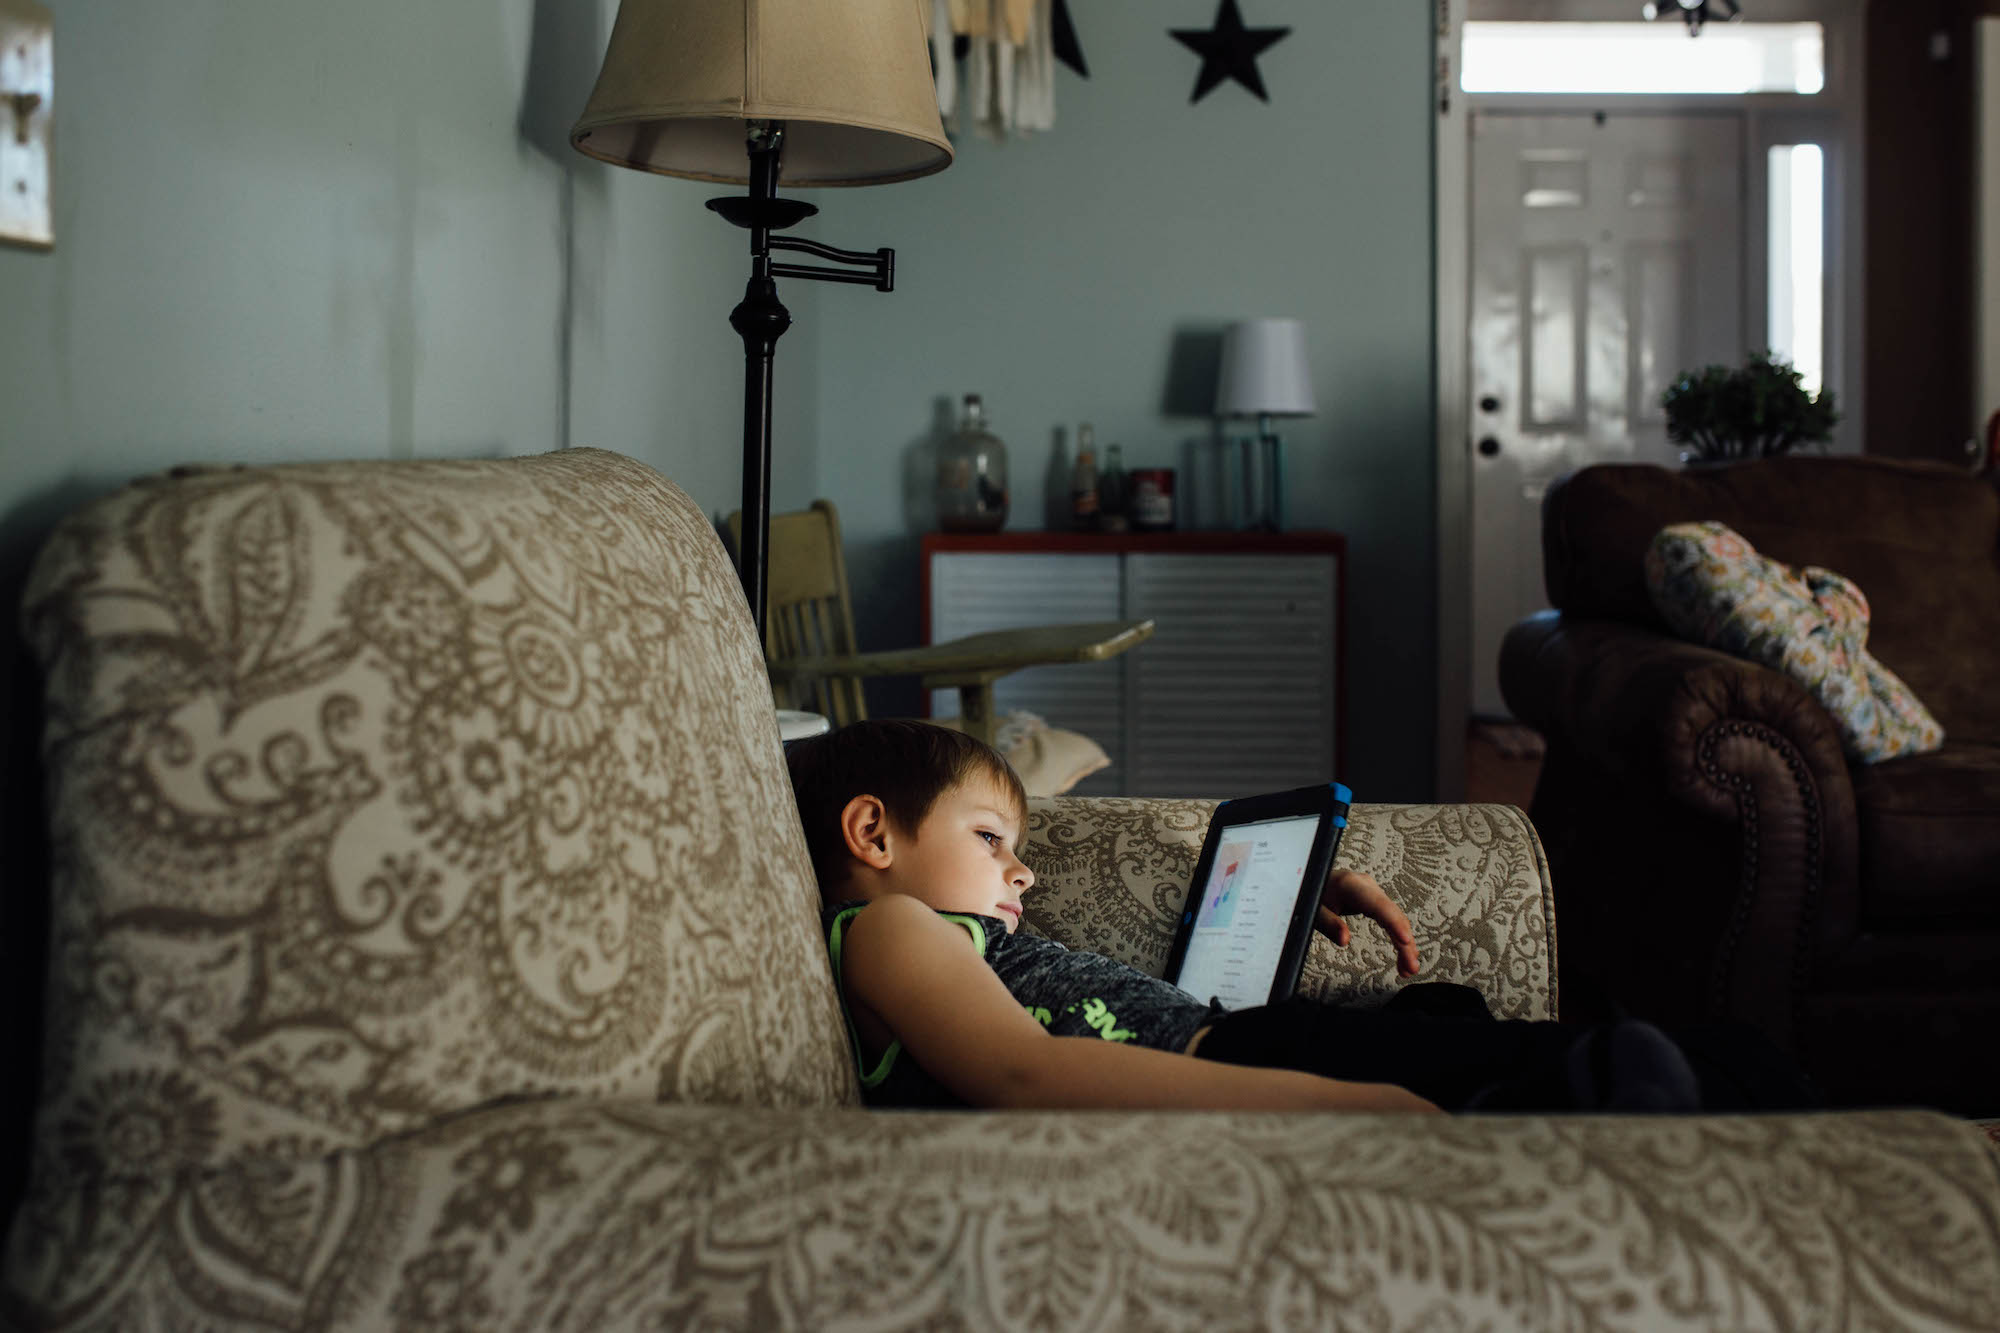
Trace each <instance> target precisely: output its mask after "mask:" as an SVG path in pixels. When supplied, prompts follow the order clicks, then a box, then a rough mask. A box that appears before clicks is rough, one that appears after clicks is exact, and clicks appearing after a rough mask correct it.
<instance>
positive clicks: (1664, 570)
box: [1646, 523, 1944, 764]
mask: <svg viewBox="0 0 2000 1333" xmlns="http://www.w3.org/2000/svg"><path fill="white" fill-rule="evenodd" d="M1646 589H1647V591H1648V592H1649V593H1651V594H1652V598H1653V605H1654V606H1656V607H1658V608H1659V611H1660V614H1661V615H1662V616H1665V617H1666V620H1667V623H1668V624H1669V625H1671V626H1672V627H1673V630H1674V632H1675V633H1676V634H1678V635H1680V636H1681V637H1682V638H1684V639H1688V640H1691V641H1693V642H1695V643H1700V644H1706V645H1707V646H1708V647H1710V648H1715V649H1719V650H1720V651H1722V652H1725V653H1729V654H1731V655H1733V656H1736V657H1741V658H1745V659H1748V660H1749V661H1752V662H1757V663H1760V664H1761V665H1763V666H1767V667H1770V668H1771V669H1772V670H1774V671H1782V672H1784V673H1785V674H1786V675H1788V676H1790V677H1791V678H1792V679H1793V680H1796V681H1797V682H1798V683H1799V684H1801V685H1803V686H1805V687H1806V689H1807V690H1809V691H1811V693H1812V695H1813V697H1814V698H1816V699H1818V700H1819V701H1820V703H1821V704H1822V705H1823V706H1824V707H1825V708H1826V711H1827V712H1828V713H1830V714H1832V716H1833V721H1834V725H1835V726H1836V727H1838V728H1839V730H1840V741H1841V747H1842V748H1843V749H1844V750H1845V751H1846V752H1847V757H1848V758H1849V759H1850V760H1852V761H1854V762H1855V763H1861V764H1872V763H1876V762H1878V761H1880V760H1883V759H1894V758H1896V757H1897V756H1899V755H1906V754H1922V753H1924V752H1925V751H1927V750H1935V749H1937V748H1938V746H1940V745H1942V744H1944V728H1943V727H1941V726H1939V725H1938V722H1937V719H1936V718H1934V717H1932V716H1931V714H1930V710H1929V709H1927V708H1925V707H1924V705H1923V702H1922V701H1921V700H1919V699H1918V698H1917V696H1916V695H1915V694H1913V693H1911V692H1910V687H1909V686H1907V685H1905V684H1904V683H1903V682H1902V681H1901V680H1899V679H1897V678H1896V675H1895V673H1894V672H1892V671H1890V670H1889V669H1888V668H1887V667H1885V666H1883V665H1882V664H1881V663H1880V662H1878V661H1876V660H1875V659H1874V658H1873V657H1871V656H1869V654H1868V648H1867V644H1868V599H1867V598H1866V597H1864V596H1863V595H1862V593H1861V589H1859V588H1857V587H1855V586H1854V584H1853V583H1851V582H1850V581H1848V580H1847V579H1844V578H1842V577H1841V576H1840V575H1838V574H1835V573H1833V572H1832V571H1831V570H1825V569H1820V568H1818V567H1817V566H1813V565H1808V566H1806V567H1805V568H1804V569H1794V568H1793V567H1792V566H1790V565H1786V564H1781V563H1779V562H1778V561H1776V560H1773V559H1771V558H1770V557H1768V556H1763V555H1759V554H1758V553H1757V549H1756V548H1755V547H1753V546H1752V545H1751V544H1750V543H1749V542H1747V541H1745V540H1744V539H1743V538H1742V537H1741V536H1740V535H1739V534H1737V533H1736V532H1735V531H1733V530H1732V529H1730V528H1727V527H1725V526H1723V525H1722V524H1720V523H1675V524H1673V525H1671V526H1669V527H1665V528H1662V529H1660V531H1659V532H1658V533H1656V534H1655V535H1654V537H1653V544H1652V546H1651V547H1650V548H1649V549H1648V550H1647V552H1646Z"/></svg>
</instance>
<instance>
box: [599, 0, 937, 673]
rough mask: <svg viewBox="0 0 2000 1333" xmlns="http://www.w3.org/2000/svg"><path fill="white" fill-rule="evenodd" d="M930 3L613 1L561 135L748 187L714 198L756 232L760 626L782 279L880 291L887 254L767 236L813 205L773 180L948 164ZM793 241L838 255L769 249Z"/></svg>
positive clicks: (750, 500) (662, 167)
mask: <svg viewBox="0 0 2000 1333" xmlns="http://www.w3.org/2000/svg"><path fill="white" fill-rule="evenodd" d="M930 10H931V6H930V0H622V3H621V4H620V5H619V8H618V21H617V23H615V24H614V25H613V27H612V30H611V43H610V45H609V47H608V48H607V49H606V50H605V53H604V66H603V68H602V69H601V70H600V71H599V73H598V76H597V87H596V88H595V89H594V90H593V91H592V92H591V95H590V102H589V104H588V105H587V106H585V107H584V111H583V115H582V117H581V118H580V119H579V120H578V121H577V122H576V126H575V128H574V129H572V130H571V131H570V142H571V143H572V144H574V145H575V146H576V148H577V150H578V151H579V152H582V153H585V154H588V155H589V156H591V157H594V158H597V159H599V160H601V161H604V162H609V163H612V164H613V165H615V166H621V167H633V168H636V169H638V170H641V171H653V172H658V173H660V174H662V175H667V176H685V177H689V178H691V179H694V180H705V181H718V182H722V183H724V184H730V185H744V186H748V187H749V192H748V193H747V194H744V195H730V196H726V197H724V198H720V199H711V200H709V201H708V206H709V207H710V208H712V209H714V210H715V211H716V212H718V213H720V214H721V215H722V216H723V217H724V218H726V219H728V220H729V221H730V222H733V223H735V224H736V225H737V226H739V227H743V228H745V229H747V230H748V231H749V233H750V280H749V282H748V284H747V285H746V287H745V288H744V293H743V300H742V302H741V303H740V304H738V305H737V307H736V309H735V310H734V311H732V312H731V313H730V316H729V323H730V325H731V327H733V328H734V329H735V330H736V332H737V334H738V335H739V336H741V338H742V339H743V360H744V375H743V538H742V541H741V542H740V543H739V547H740V549H739V550H738V553H737V572H738V574H739V575H740V576H741V577H742V580H743V594H744V596H745V597H746V598H747V599H748V601H749V603H750V615H751V619H752V620H753V621H754V622H755V623H756V626H757V635H758V638H759V640H760V641H761V640H762V638H763V635H764V589H765V578H766V555H765V548H766V544H767V542H768V539H769V534H770V518H771V362H772V358H773V356H774V354H775V352H776V350H777V343H778V338H779V337H780V336H781V335H782V334H783V333H784V331H785V330H786V329H787V328H788V327H790V325H791V322H792V317H791V314H790V312H789V311H787V310H786V309H785V306H784V303H783V302H781V301H780V300H779V299H778V287H777V281H776V280H777V279H778V278H813V279H817V280H822V281H829V282H854V283H864V284H867V285H869V286H872V287H874V288H875V289H876V290H877V291H884V292H886V291H889V290H890V289H891V288H892V287H893V285H894V281H895V252H894V251H893V250H888V249H881V250H873V251H858V250H839V249H835V248H834V247H832V246H830V245H820V244H818V243H816V242H813V241H806V240H798V239H795V238H785V237H774V236H772V234H771V233H772V232H774V231H779V230H782V229H784V228H786V227H789V226H792V225H793V224H794V223H797V222H800V221H803V220H804V219H806V218H808V217H811V216H812V215H813V214H814V213H817V212H818V211H819V210H818V209H816V208H814V207H813V206H812V205H811V204H804V203H800V202H798V201H797V200H793V199H780V198H778V195H777V190H778V187H779V186H780V185H790V186H794V187H810V186H817V185H884V184H888V183H889V182H892V181H901V180H910V179H912V178H913V177H917V176H926V175H929V174H930V173H931V172H933V171H942V170H943V169H944V168H945V167H947V166H949V165H951V144H950V142H949V141H948V140H947V139H946V138H945V135H944V126H943V124H942V123H941V122H940V121H939V119H938V108H937V89H936V85H935V84H934V83H933V82H932V78H931V65H930V43H929V38H928V36H927V33H926V23H927V18H928V15H929V13H930ZM774 250H793V251H798V252H801V253H804V254H809V255H812V256H815V257H816V258H819V259H824V260H827V261H830V263H831V264H833V265H838V266H839V267H825V266H821V265H811V264H788V263H779V262H775V261H774V260H773V259H772V258H771V252H772V251H774Z"/></svg>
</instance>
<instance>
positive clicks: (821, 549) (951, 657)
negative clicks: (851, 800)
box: [729, 500, 1153, 745]
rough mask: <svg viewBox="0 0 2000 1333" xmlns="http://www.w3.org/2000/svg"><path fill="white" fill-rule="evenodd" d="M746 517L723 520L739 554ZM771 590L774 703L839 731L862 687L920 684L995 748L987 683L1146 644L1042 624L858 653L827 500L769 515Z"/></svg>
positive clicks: (863, 709)
mask: <svg viewBox="0 0 2000 1333" xmlns="http://www.w3.org/2000/svg"><path fill="white" fill-rule="evenodd" d="M742 531H743V515H742V512H741V511H740V510H739V511H738V512H736V513H733V514H731V515H730V516H729V536H730V540H731V541H732V542H734V543H736V544H737V545H738V546H739V548H740V545H741V541H742ZM766 550H767V552H768V559H769V563H770V574H769V583H768V585H767V591H766V593H765V600H764V605H765V621H766V623H765V630H764V657H765V661H766V663H767V665H768V666H769V668H770V672H771V684H772V688H773V690H774V692H775V693H776V695H777V698H778V702H779V704H780V705H781V706H783V707H786V708H802V709H806V710H807V711H809V712H814V713H822V714H824V715H825V716H826V717H827V719H828V720H829V721H831V722H832V723H833V724H834V725H835V726H843V725H845V724H847V723H849V722H857V721H860V720H861V719H863V718H865V717H867V716H868V706H867V703H866V701H865V700H864V699H863V697H862V688H861V686H862V682H863V681H864V680H867V679H868V678H870V677H872V676H916V677H918V678H919V679H920V680H921V681H922V683H923V687H924V688H925V689H927V690H937V689H953V688H955V689H957V690H958V697H959V712H960V717H959V722H958V725H959V726H960V727H961V728H962V729H963V730H965V731H966V732H967V733H969V734H971V735H973V736H976V737H978V738H979V739H980V740H983V741H985V742H986V743H987V744H989V745H990V744H992V743H993V732H994V726H995V722H996V719H995V717H994V714H993V682H994V681H996V680H999V679H1000V678H1001V677H1002V676H1006V675H1011V674H1012V673H1014V672H1016V671H1020V670H1022V669H1024V668H1026V667H1032V666H1060V665H1064V664H1068V663H1076V662H1102V661H1107V660H1109V659H1111V658H1113V657H1116V656H1118V655H1119V654H1120V653H1122V652H1124V651H1126V650H1127V649H1129V648H1132V647H1134V646H1136V645H1138V644H1141V643H1143V642H1145V641H1146V640H1147V639H1148V638H1150V637H1151V636H1152V633H1153V622H1152V621H1150V620H1120V621H1101V622H1094V623H1090V624H1082V625H1047V626H1039V627H1036V628H1033V629H1018V630H995V631H993V632H991V633H987V634H970V635H967V636H966V637H965V638H962V639H954V640H952V641H951V642H949V643H937V644H931V645H929V646H927V647H922V648H903V649H898V650H895V651H891V652H879V653H864V652H861V651H860V649H859V647H858V645H857V644H856V643H855V641H854V614H853V611H852V609H851V607H852V604H851V602H850V600H849V598H848V591H847V563H846V561H845V560H844V559H842V557H841V550H840V515H839V513H838V512H837V511H836V510H835V509H834V507H833V502H832V501H830V500H815V501H814V502H813V505H812V508H810V509H807V510H804V511H801V512H798V513H791V514H773V515H772V516H771V537H770V542H769V544H768V546H767V547H766Z"/></svg>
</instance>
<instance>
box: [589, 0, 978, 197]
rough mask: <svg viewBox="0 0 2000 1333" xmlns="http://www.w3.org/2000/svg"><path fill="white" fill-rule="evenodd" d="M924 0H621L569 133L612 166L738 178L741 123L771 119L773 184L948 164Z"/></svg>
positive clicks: (895, 176)
mask: <svg viewBox="0 0 2000 1333" xmlns="http://www.w3.org/2000/svg"><path fill="white" fill-rule="evenodd" d="M928 5H929V0H622V3H620V5H619V7H618V21H617V23H616V24H614V25H613V27H612V30H611V43H610V45H609V47H608V48H607V49H606V50H605V53H604V67H603V69H602V70H600V71H599V73H598V76H597V87H596V88H595V89H594V90H593V91H592V92H591V94H590V102H589V104H588V105H587V106H585V107H584V111H583V116H582V117H581V118H580V119H579V120H578V121H577V122H576V126H575V128H573V129H572V130H571V131H570V142H571V143H572V144H574V145H575V146H576V148H577V150H578V151H579V152H582V153H587V154H589V155H590V156H591V157H595V158H598V159H600V160H602V161H605V162H610V163H613V164H614V165H617V166H621V167H636V168H638V169H640V170H642V171H656V172H660V173H661V174H663V175H668V176H688V177H692V178H694V179H696V180H706V181H720V182H724V183H728V184H735V185H742V184H746V183H747V182H748V180H749V166H750V161H749V154H748V152H747V151H746V149H745V147H744V122H745V121H749V120H782V121H784V122H785V141H784V151H783V155H782V157H781V158H780V161H779V169H778V183H779V184H780V185H790V186H794V187H799V186H814V185H877V184H882V183H885V182H888V181H899V180H909V179H910V178H912V177H915V176H925V175H929V174H930V173H931V172H933V171H941V170H943V169H944V168H945V167H947V166H949V165H951V143H950V141H949V140H947V139H946V138H945V135H944V126H943V124H942V123H941V122H940V121H939V119H938V108H937V85H936V84H935V83H934V82H933V80H932V78H931V64H930V44H929V41H928V40H927V38H926V36H925V10H926V9H927V7H928Z"/></svg>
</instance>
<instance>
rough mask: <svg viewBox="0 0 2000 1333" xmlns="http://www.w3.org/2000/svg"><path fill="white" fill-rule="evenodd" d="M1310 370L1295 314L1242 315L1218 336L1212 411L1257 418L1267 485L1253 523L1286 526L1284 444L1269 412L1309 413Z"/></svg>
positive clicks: (1247, 460)
mask: <svg viewBox="0 0 2000 1333" xmlns="http://www.w3.org/2000/svg"><path fill="white" fill-rule="evenodd" d="M1316 410H1318V409H1317V408H1316V407H1315V406H1314V404H1313V391H1312V374H1311V371H1310V368H1309V367H1308V366H1307V364H1306V327H1305V325H1304V324H1302V323H1300V322H1299V321H1298V320H1296V319H1246V320H1243V321H1242V322H1240V323H1236V324H1232V325H1230V326H1229V330H1228V332H1226V333H1225V334H1223V336H1222V370H1221V372H1220V373H1219V374H1218V375H1217V376H1216V383H1215V414H1216V415H1217V416H1219V417H1256V418H1257V438H1258V439H1259V440H1260V441H1262V443H1263V452H1264V459H1265V468H1266V471H1267V472H1268V474H1269V485H1268V489H1267V493H1266V497H1265V506H1264V513H1263V515H1262V517H1260V518H1259V519H1258V520H1257V521H1256V522H1255V523H1254V524H1253V525H1252V526H1255V527H1260V528H1265V529H1268V530H1270V531H1272V532H1279V531H1282V530H1283V529H1284V526H1285V459H1284V445H1283V442H1282V441H1281V440H1279V438H1278V435H1277V432H1275V431H1273V430H1272V429H1271V418H1272V417H1309V416H1311V415H1312V414H1313V413H1314V412H1315V411H1316ZM1252 471H1253V469H1252V465H1251V457H1250V453H1249V450H1248V447H1247V444H1246V447H1245V451H1244V456H1243V494H1244V501H1245V503H1244V508H1245V510H1246V511H1247V510H1248V508H1249V507H1250V506H1249V496H1250V490H1251V482H1252V477H1251V474H1252Z"/></svg>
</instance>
